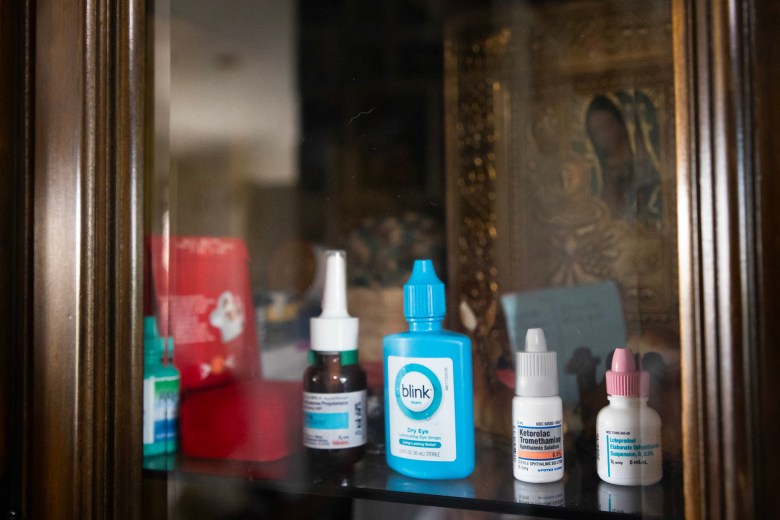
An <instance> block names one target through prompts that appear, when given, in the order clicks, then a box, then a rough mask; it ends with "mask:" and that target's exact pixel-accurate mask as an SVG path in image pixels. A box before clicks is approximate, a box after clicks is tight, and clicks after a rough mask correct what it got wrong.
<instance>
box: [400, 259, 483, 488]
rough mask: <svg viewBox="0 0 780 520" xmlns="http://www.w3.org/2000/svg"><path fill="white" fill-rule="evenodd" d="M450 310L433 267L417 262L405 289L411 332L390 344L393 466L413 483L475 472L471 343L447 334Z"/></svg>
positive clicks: (403, 333) (458, 335) (424, 262)
mask: <svg viewBox="0 0 780 520" xmlns="http://www.w3.org/2000/svg"><path fill="white" fill-rule="evenodd" d="M445 310H446V306H445V301H444V284H443V283H442V282H441V280H439V278H438V277H437V276H436V273H435V271H434V268H433V262H431V261H430V260H417V261H415V263H414V268H413V270H412V276H411V277H410V278H409V281H408V282H407V283H406V285H405V286H404V316H405V317H406V321H408V322H409V331H408V332H402V333H400V334H392V335H390V336H385V339H384V374H385V433H386V440H387V464H388V466H390V467H391V468H392V469H394V470H395V471H397V472H399V473H401V474H403V475H406V476H409V477H416V478H425V479H456V478H463V477H466V476H468V475H469V474H471V472H472V471H473V470H474V403H473V399H474V398H473V391H472V375H471V340H469V338H468V336H464V335H463V334H458V333H456V332H451V331H448V330H444V329H442V320H443V319H444V316H445Z"/></svg>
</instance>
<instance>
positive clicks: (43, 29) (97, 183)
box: [26, 0, 145, 518]
mask: <svg viewBox="0 0 780 520" xmlns="http://www.w3.org/2000/svg"><path fill="white" fill-rule="evenodd" d="M144 5H145V4H144V2H142V1H135V0H126V1H120V2H112V1H109V0H102V1H101V0H87V1H70V0H68V1H47V0H42V1H39V2H37V3H36V4H35V8H36V12H35V17H34V23H35V34H36V39H35V47H34V53H35V54H34V61H35V74H36V77H35V84H36V89H35V97H34V107H35V108H34V111H35V119H34V125H35V126H34V128H35V131H34V136H33V142H34V145H35V148H34V150H35V151H34V161H35V171H34V176H35V189H34V202H35V215H34V219H33V232H34V261H33V272H34V285H33V299H34V304H33V313H34V314H33V348H32V365H33V372H32V381H31V383H32V385H31V389H32V395H31V403H30V407H29V410H28V413H29V414H30V418H31V433H32V435H31V438H30V453H31V461H30V465H29V472H28V479H29V481H28V482H29V490H28V493H27V504H26V506H27V507H26V509H27V513H28V515H29V516H30V517H33V518H53V517H63V516H66V517H72V518H102V517H107V516H112V517H114V516H115V517H123V518H124V517H128V518H129V517H137V516H138V514H139V512H140V509H139V505H140V479H141V475H140V459H141V446H140V417H141V411H140V400H139V399H137V398H136V397H137V396H138V395H140V389H141V364H142V362H141V356H140V349H141V345H140V343H141V341H142V338H141V336H140V333H141V331H140V329H139V327H140V324H141V321H142V320H141V316H140V312H141V307H140V304H141V298H140V294H139V284H138V283H137V281H138V280H140V276H139V272H140V270H139V267H140V247H141V232H140V229H139V227H138V226H139V224H140V220H139V217H138V215H140V211H141V210H142V200H141V197H140V196H139V194H140V193H141V191H140V188H141V181H140V175H141V173H142V171H141V164H142V162H141V158H142V157H143V150H142V131H143V95H144V89H143V74H144V67H143V65H144V62H143V57H144V55H143V52H144V47H143V41H144V39H143V37H142V36H143V27H144V25H143V22H144Z"/></svg>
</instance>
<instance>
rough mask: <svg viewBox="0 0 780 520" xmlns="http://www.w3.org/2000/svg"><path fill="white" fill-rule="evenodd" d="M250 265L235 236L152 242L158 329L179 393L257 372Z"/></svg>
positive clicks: (257, 361) (157, 238)
mask: <svg viewBox="0 0 780 520" xmlns="http://www.w3.org/2000/svg"><path fill="white" fill-rule="evenodd" d="M248 261H249V257H248V254H247V250H246V246H245V245H244V242H243V241H242V240H239V239H236V238H213V237H172V238H171V239H170V243H166V241H165V240H164V239H163V237H159V236H156V237H153V238H152V270H153V272H152V274H153V277H154V287H155V295H156V303H157V309H158V316H159V320H160V323H159V326H160V330H161V333H162V334H165V331H168V332H167V335H169V336H171V337H173V340H174V344H175V355H174V363H175V365H176V368H178V369H179V371H180V372H181V389H182V393H183V394H186V393H187V392H188V391H191V390H195V389H199V388H208V387H214V386H220V385H223V384H226V383H228V382H230V381H234V380H236V379H248V378H254V377H258V376H259V374H260V355H259V352H258V345H257V333H256V331H255V320H254V308H253V305H252V294H251V290H250V285H249V272H248Z"/></svg>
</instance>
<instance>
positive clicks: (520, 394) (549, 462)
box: [512, 329, 563, 483]
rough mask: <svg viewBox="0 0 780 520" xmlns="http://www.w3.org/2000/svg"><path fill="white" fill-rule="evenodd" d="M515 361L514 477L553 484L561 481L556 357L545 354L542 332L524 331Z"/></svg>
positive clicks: (513, 401) (559, 408)
mask: <svg viewBox="0 0 780 520" xmlns="http://www.w3.org/2000/svg"><path fill="white" fill-rule="evenodd" d="M516 360H517V363H516V365H517V366H516V374H517V382H516V385H515V393H516V394H517V396H516V397H515V398H514V399H513V400H512V443H513V450H512V454H513V455H512V456H513V459H514V463H513V467H514V475H515V478H516V479H518V480H522V481H523V482H532V483H536V482H555V481H556V480H560V479H562V478H563V403H562V402H561V398H560V397H559V396H558V362H557V357H556V354H555V352H548V351H547V341H546V340H545V337H544V331H543V330H542V329H528V333H527V334H526V336H525V350H524V351H523V352H518V353H517V355H516Z"/></svg>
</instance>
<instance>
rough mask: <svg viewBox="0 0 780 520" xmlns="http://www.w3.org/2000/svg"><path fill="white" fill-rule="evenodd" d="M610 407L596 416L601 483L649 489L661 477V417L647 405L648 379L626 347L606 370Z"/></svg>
mask: <svg viewBox="0 0 780 520" xmlns="http://www.w3.org/2000/svg"><path fill="white" fill-rule="evenodd" d="M606 379H607V394H608V396H607V398H608V399H609V405H608V406H605V407H604V408H602V409H601V411H599V414H598V416H597V417H596V443H597V449H596V467H597V469H598V473H599V477H601V480H603V481H604V482H608V483H610V484H617V485H619V486H649V485H652V484H655V483H656V482H658V481H659V480H661V477H662V476H663V466H662V464H661V463H662V458H663V456H662V452H661V417H660V416H659V415H658V412H656V411H655V410H653V409H652V408H650V407H649V406H647V396H648V395H649V392H650V376H649V375H648V373H647V372H646V371H644V370H642V369H641V368H640V367H637V364H636V361H635V359H634V353H633V352H632V351H631V349H629V348H616V349H615V353H614V354H613V356H612V370H607V375H606Z"/></svg>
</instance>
